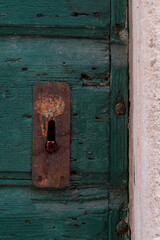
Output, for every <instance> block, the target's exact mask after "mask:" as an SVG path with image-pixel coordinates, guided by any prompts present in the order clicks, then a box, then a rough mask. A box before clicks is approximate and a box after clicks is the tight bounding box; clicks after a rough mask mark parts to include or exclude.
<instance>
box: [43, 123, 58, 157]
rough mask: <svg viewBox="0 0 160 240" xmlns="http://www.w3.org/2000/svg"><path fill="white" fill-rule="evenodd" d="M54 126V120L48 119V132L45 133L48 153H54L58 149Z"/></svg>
mask: <svg viewBox="0 0 160 240" xmlns="http://www.w3.org/2000/svg"><path fill="white" fill-rule="evenodd" d="M55 135H56V127H55V121H54V120H50V121H49V122H48V134H47V142H46V146H45V148H46V151H47V152H48V153H54V152H56V151H57V150H58V146H57V143H56V136H55Z"/></svg>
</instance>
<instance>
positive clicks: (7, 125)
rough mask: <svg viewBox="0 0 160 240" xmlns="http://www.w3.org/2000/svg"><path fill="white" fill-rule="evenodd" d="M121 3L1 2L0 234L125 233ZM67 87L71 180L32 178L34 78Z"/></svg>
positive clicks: (46, 239)
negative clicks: (62, 184) (61, 184)
mask: <svg viewBox="0 0 160 240" xmlns="http://www.w3.org/2000/svg"><path fill="white" fill-rule="evenodd" d="M127 39H128V37H127V0H118V1H117V0H112V1H110V0H88V1H86V0H81V1H80V0H39V1H35V0H32V1H31V0H27V1H25V0H14V1H12V0H1V1H0V239H2V240H9V239H17V240H22V239H24V240H29V239H37V240H51V239H52V240H53V239H54V240H70V239H75V240H88V239H92V240H93V239H94V240H102V239H103V240H106V239H108V240H116V239H128V234H127V202H128V199H127V181H128V172H127V109H128V105H127V104H128V90H127V89H128V74H127ZM52 81H54V82H66V83H68V85H69V88H70V92H71V148H70V152H71V166H70V167H71V171H70V174H71V180H70V185H69V186H68V187H66V188H64V189H58V190H57V189H39V188H36V187H34V186H33V182H32V175H31V172H32V120H33V119H32V116H33V112H32V106H33V86H34V85H35V84H36V83H46V82H52Z"/></svg>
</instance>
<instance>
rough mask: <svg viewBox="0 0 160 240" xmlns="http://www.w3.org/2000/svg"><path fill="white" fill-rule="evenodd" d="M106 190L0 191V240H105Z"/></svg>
mask: <svg viewBox="0 0 160 240" xmlns="http://www.w3.org/2000/svg"><path fill="white" fill-rule="evenodd" d="M107 194H108V190H107V188H106V187H98V188H96V187H88V186H87V188H83V187H80V188H73V189H70V190H53V189H52V190H42V189H41V190H38V189H35V188H20V187H11V188H10V187H7V188H6V187H4V188H1V189H0V195H1V198H0V206H1V207H0V212H1V214H0V237H2V238H3V239H5V240H8V239H13V238H14V237H15V239H17V240H21V239H23V238H24V236H25V239H46V240H49V239H62V240H67V239H79V240H82V239H83V240H88V239H95V240H99V239H106V236H107V232H106V231H107V229H106V225H107V222H108V214H107V213H108V201H107V198H106V197H107Z"/></svg>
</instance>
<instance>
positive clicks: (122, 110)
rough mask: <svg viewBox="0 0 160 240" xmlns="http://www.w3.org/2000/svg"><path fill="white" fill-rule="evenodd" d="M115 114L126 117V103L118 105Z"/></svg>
mask: <svg viewBox="0 0 160 240" xmlns="http://www.w3.org/2000/svg"><path fill="white" fill-rule="evenodd" d="M115 112H116V114H117V115H124V114H125V113H126V106H125V103H117V104H116V106H115Z"/></svg>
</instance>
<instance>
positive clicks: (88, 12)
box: [0, 0, 110, 38]
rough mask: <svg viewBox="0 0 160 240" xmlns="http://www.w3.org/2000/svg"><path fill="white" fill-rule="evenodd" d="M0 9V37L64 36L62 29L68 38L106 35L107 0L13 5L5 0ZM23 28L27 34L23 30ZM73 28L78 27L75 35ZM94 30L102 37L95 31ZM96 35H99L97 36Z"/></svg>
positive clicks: (44, 0) (16, 2)
mask: <svg viewBox="0 0 160 240" xmlns="http://www.w3.org/2000/svg"><path fill="white" fill-rule="evenodd" d="M0 9H1V10H0V26H2V27H4V28H3V29H2V30H1V31H0V34H11V31H12V33H13V34H22V35H30V34H33V35H34V34H38V35H46V34H47V32H48V35H50V36H51V35H54V36H55V35H61V36H66V35H67V31H68V30H67V31H66V28H70V30H69V36H77V35H78V36H85V37H87V36H88V37H91V36H90V35H93V37H100V36H101V37H102V36H103V38H104V37H107V36H108V33H109V23H110V1H108V0H107V1H106V0H99V1H97V0H89V1H85V0H81V1H79V0H74V1H69V0H68V1H66V0H59V1H53V0H52V1H51V0H39V1H38V3H37V1H33V0H32V1H31V0H28V1H21V0H15V1H14V2H13V1H11V0H6V1H5V2H3V3H0ZM8 26H9V27H8ZM19 27H20V28H19ZM25 27H27V29H28V30H29V31H26V30H25ZM49 27H52V28H49ZM59 28H60V29H61V30H59ZM72 28H73V32H72ZM76 28H80V29H79V32H78V31H75V29H76ZM81 29H82V30H84V31H81ZM98 29H99V30H100V31H102V33H103V35H102V34H101V33H100V31H97V30H98ZM86 30H87V31H86ZM98 32H99V33H100V35H99V34H97V33H98ZM95 33H96V34H95Z"/></svg>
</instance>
